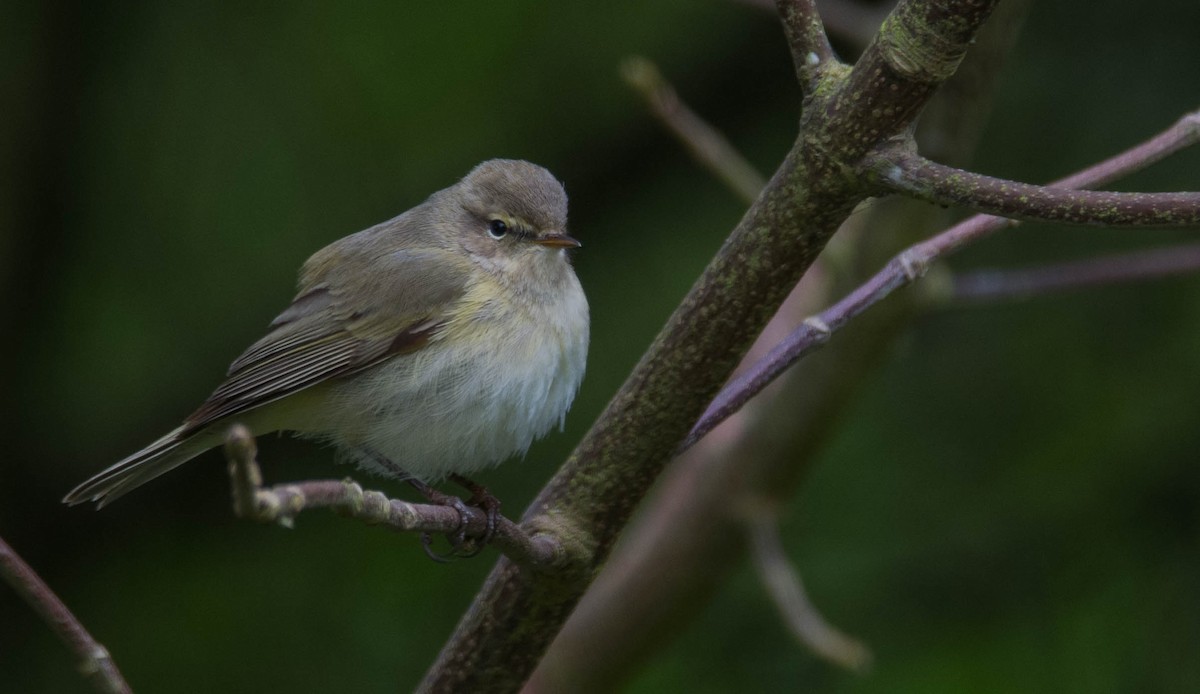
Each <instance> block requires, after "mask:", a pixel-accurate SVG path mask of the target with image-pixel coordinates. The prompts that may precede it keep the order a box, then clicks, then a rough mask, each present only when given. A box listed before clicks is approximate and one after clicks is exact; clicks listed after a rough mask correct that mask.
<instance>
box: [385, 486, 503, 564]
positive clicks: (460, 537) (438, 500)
mask: <svg viewBox="0 0 1200 694" xmlns="http://www.w3.org/2000/svg"><path fill="white" fill-rule="evenodd" d="M455 477H456V478H457V477H458V476H457V475H455ZM462 479H464V480H465V479H466V478H462ZM407 481H408V483H409V484H411V485H412V486H413V488H414V489H416V490H417V491H418V492H420V493H421V495H422V496H424V497H425V498H426V499H427V500H428V501H429V502H430V503H433V504H437V505H438V506H449V507H450V508H453V509H454V510H455V511H458V527H457V528H456V529H455V530H454V531H453V532H451V533H448V534H447V535H446V539H448V540H449V541H450V551H449V552H447V553H446V554H438V553H437V552H435V551H433V546H432V545H433V538H432V537H431V536H430V534H429V533H427V532H424V533H421V548H422V549H423V550H425V554H426V555H427V556H428V557H429V558H430V559H432V560H434V561H436V562H442V563H445V562H448V561H450V560H451V559H454V558H456V557H457V558H461V559H469V558H471V557H474V556H476V555H477V554H479V553H480V552H482V551H483V548H484V547H486V546H487V544H488V542H489V541H491V539H492V536H493V535H494V534H495V529H496V518H497V516H498V514H499V511H500V501H499V500H498V499H496V497H494V496H492V495H491V494H490V493H488V491H487V490H486V489H484V488H483V487H481V486H479V485H477V484H475V483H473V482H470V481H469V480H467V481H468V482H470V484H471V485H473V487H468V489H470V491H471V493H472V495H473V496H472V497H471V500H470V502H469V503H470V505H471V506H476V507H478V508H480V509H481V510H483V511H484V513H486V514H487V529H486V530H485V531H484V534H483V537H481V538H478V539H475V538H468V537H467V518H468V517H469V516H470V513H471V511H470V509H468V508H467V504H466V503H463V500H462V499H460V498H458V497H457V496H452V495H450V494H446V493H444V492H440V491H438V490H436V489H434V488H433V487H431V486H429V485H428V484H425V483H424V482H422V481H421V480H418V479H414V478H409V479H408V480H407ZM455 481H458V479H456V480H455ZM464 486H466V485H464Z"/></svg>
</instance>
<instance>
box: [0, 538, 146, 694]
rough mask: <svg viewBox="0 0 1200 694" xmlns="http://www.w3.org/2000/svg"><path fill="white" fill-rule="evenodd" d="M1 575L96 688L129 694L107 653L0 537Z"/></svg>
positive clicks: (123, 680)
mask: <svg viewBox="0 0 1200 694" xmlns="http://www.w3.org/2000/svg"><path fill="white" fill-rule="evenodd" d="M0 576H3V577H4V579H5V580H6V581H8V584H9V585H11V586H12V587H13V590H15V591H17V593H18V594H20V596H21V597H22V598H24V599H25V601H26V602H27V603H29V606H30V607H32V608H33V610H34V611H35V612H37V613H38V614H39V615H40V616H41V618H42V620H43V621H44V622H46V624H47V626H49V627H50V629H51V631H53V632H54V634H55V635H56V636H58V638H59V639H60V640H62V642H63V643H64V644H66V646H67V648H68V649H69V650H70V651H71V653H72V654H74V656H75V658H76V660H77V661H78V667H79V671H80V672H81V673H83V676H84V677H86V678H87V679H88V680H91V682H92V684H94V685H95V686H96V689H98V690H100V691H102V692H106V693H107V694H129V692H130V691H131V690H130V689H129V685H128V684H126V682H125V678H124V677H122V676H121V672H120V670H118V669H117V664H116V663H114V662H113V659H112V656H110V655H109V653H108V650H107V649H106V648H104V646H102V645H101V644H100V642H99V641H96V639H94V638H92V635H91V634H89V633H88V630H87V629H85V628H84V627H83V624H81V623H80V622H79V620H78V619H76V617H75V615H74V614H72V613H71V610H69V609H68V608H67V606H66V605H65V604H63V601H62V600H60V599H59V597H58V596H57V595H55V594H54V591H52V590H50V586H48V585H46V582H45V581H43V580H42V579H41V577H40V576H38V575H37V573H36V572H34V570H33V569H32V568H31V567H30V566H29V565H28V564H26V563H25V561H24V560H23V559H21V557H20V556H19V555H18V554H17V553H16V552H15V551H13V549H12V547H9V546H8V543H6V542H5V541H4V540H3V538H0Z"/></svg>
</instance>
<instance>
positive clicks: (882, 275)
mask: <svg viewBox="0 0 1200 694" xmlns="http://www.w3.org/2000/svg"><path fill="white" fill-rule="evenodd" d="M1197 140H1200V111H1195V112H1192V113H1189V114H1187V115H1186V116H1184V117H1183V118H1181V119H1180V120H1179V121H1177V122H1176V123H1175V124H1174V125H1173V126H1171V127H1170V128H1168V129H1167V130H1165V131H1163V132H1162V133H1159V134H1158V135H1156V136H1155V137H1153V138H1151V139H1150V140H1147V141H1145V142H1143V143H1141V144H1139V145H1137V146H1135V147H1133V148H1131V149H1128V150H1126V151H1125V152H1122V153H1121V154H1118V155H1117V156H1114V157H1112V158H1110V159H1107V160H1105V161H1103V162H1101V163H1099V164H1097V165H1095V166H1092V167H1089V168H1088V169H1085V170H1083V171H1080V172H1078V173H1076V174H1073V175H1071V176H1068V177H1067V178H1064V179H1061V180H1059V181H1056V182H1054V183H1052V184H1050V185H1051V186H1056V187H1060V188H1066V187H1085V186H1096V185H1103V184H1105V183H1109V182H1111V181H1113V180H1115V179H1117V178H1120V177H1121V176H1125V175H1128V174H1130V173H1133V172H1134V171H1137V170H1139V169H1142V168H1144V167H1146V166H1148V165H1150V164H1152V163H1154V162H1157V161H1159V160H1161V159H1162V158H1163V157H1166V156H1168V155H1169V154H1172V153H1174V152H1177V151H1179V150H1180V149H1183V148H1184V147H1187V146H1189V145H1192V144H1195V143H1196V142H1197ZM1016 224H1018V222H1017V221H1016V220H1012V219H1007V218H1004V217H995V216H991V215H976V216H974V217H971V218H970V219H967V220H966V221H964V222H962V223H960V224H957V225H955V226H953V227H951V228H950V229H947V230H946V231H944V232H942V233H940V234H938V235H937V236H934V237H933V238H931V239H928V240H926V241H923V242H921V243H919V244H917V245H915V246H911V247H909V248H908V249H906V250H904V251H903V252H901V253H900V254H899V255H897V256H896V257H894V258H892V260H891V261H889V262H888V264H887V265H886V266H885V267H884V268H883V269H882V270H880V271H879V272H878V273H876V274H875V275H874V276H873V277H871V279H869V280H867V281H866V282H865V283H863V284H862V285H860V286H859V287H858V288H857V289H855V290H854V291H852V292H851V293H850V294H848V295H847V296H846V297H845V298H843V299H842V300H841V301H839V302H837V303H836V304H834V305H833V306H831V307H829V308H828V309H826V310H825V311H823V312H821V313H819V314H817V315H816V316H812V317H810V318H809V319H807V320H805V321H804V323H803V324H801V325H800V327H799V328H797V329H796V330H795V331H793V332H792V333H791V334H790V335H789V336H788V337H787V338H786V339H784V340H782V341H781V342H780V343H779V344H778V345H776V346H775V348H774V349H772V350H771V352H770V353H769V354H767V356H765V357H763V358H762V359H760V360H759V361H758V362H757V363H755V364H754V365H753V366H752V367H750V368H749V369H747V370H746V371H744V372H743V373H742V374H741V375H740V376H739V377H737V378H735V379H734V380H733V381H731V382H730V383H729V384H728V385H727V386H725V388H723V389H722V390H721V392H720V393H718V394H717V397H715V398H714V399H713V401H712V403H711V404H709V406H708V409H707V410H706V411H705V412H704V415H703V416H701V417H700V419H699V420H698V421H697V422H696V425H695V426H694V427H692V431H691V433H689V434H688V435H687V437H686V438H685V439H684V441H683V443H681V444H680V446H679V448H678V451H677V452H682V451H685V450H687V449H688V448H690V447H691V446H692V445H693V444H695V443H696V442H697V441H699V440H700V439H701V438H703V436H704V435H705V434H707V433H708V432H710V431H712V429H713V428H714V427H716V425H718V424H720V423H721V422H722V421H724V420H725V419H726V418H727V417H729V415H731V414H732V413H734V412H736V411H737V410H738V409H740V408H741V407H742V405H745V404H746V402H747V401H748V400H749V399H750V398H752V397H754V396H755V395H756V394H757V393H758V392H759V391H761V390H762V389H763V388H764V387H766V386H767V384H769V383H770V382H771V381H773V380H774V379H775V378H776V377H777V376H778V375H779V374H780V373H782V372H783V371H784V370H785V369H787V368H788V367H789V366H791V365H792V364H794V363H796V361H797V360H799V359H801V358H802V357H804V355H806V354H808V353H810V352H812V351H814V350H816V349H818V348H820V347H821V346H822V345H824V344H825V343H826V342H828V341H829V339H830V337H831V336H832V334H833V333H834V332H836V331H837V330H838V329H839V328H841V327H842V326H844V325H845V324H846V323H847V322H849V321H850V320H851V319H853V318H855V317H856V316H858V315H860V314H862V313H863V312H864V311H866V310H867V309H868V308H870V307H871V306H873V305H874V304H876V303H878V302H879V301H881V300H882V299H884V298H885V297H887V296H888V295H889V294H891V293H892V292H893V291H895V290H896V289H899V288H900V287H903V286H906V285H908V284H910V283H912V282H913V281H914V280H916V279H917V278H919V277H921V276H922V275H924V274H925V272H926V270H928V268H929V265H930V264H931V263H933V262H934V261H936V260H938V259H940V258H943V257H945V256H947V255H949V254H951V253H953V252H954V251H957V250H958V249H959V248H961V247H963V246H964V245H966V244H968V243H970V242H973V241H977V240H979V239H981V238H984V237H985V236H988V235H989V234H991V233H993V232H996V231H998V230H1000V229H1004V228H1006V227H1011V226H1015V225H1016Z"/></svg>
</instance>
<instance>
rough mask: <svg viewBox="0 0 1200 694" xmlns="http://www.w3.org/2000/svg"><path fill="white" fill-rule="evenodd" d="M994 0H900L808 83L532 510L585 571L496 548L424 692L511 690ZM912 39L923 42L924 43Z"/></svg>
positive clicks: (953, 64) (864, 192)
mask: <svg viewBox="0 0 1200 694" xmlns="http://www.w3.org/2000/svg"><path fill="white" fill-rule="evenodd" d="M995 2H996V0H908V1H907V2H902V3H901V6H900V8H898V10H897V12H900V11H901V9H903V8H906V7H907V10H906V11H907V12H908V14H907V15H904V13H903V12H901V15H902V19H903V18H904V17H907V19H908V20H909V21H908V22H906V21H898V22H897V26H896V27H892V22H893V20H895V19H896V13H893V15H892V16H890V17H889V19H888V22H886V23H885V25H884V27H883V29H882V30H881V35H882V34H884V33H887V34H889V35H890V36H891V38H892V39H894V40H891V42H890V43H887V44H886V45H884V43H885V42H883V41H877V42H876V43H873V44H872V45H871V46H868V48H867V50H866V51H865V52H864V54H863V57H862V58H861V59H860V61H859V63H858V64H857V65H855V67H854V68H853V69H849V70H847V69H846V68H845V66H841V65H840V64H837V65H836V66H835V65H832V64H831V65H829V66H828V67H829V69H828V70H823V71H821V72H820V78H821V80H822V81H823V88H822V89H810V91H809V92H808V94H807V97H806V105H805V108H804V111H803V114H802V117H801V120H800V124H801V128H800V133H799V136H798V137H797V141H796V144H795V146H794V147H793V149H792V150H791V151H790V152H788V154H787V156H786V157H785V158H784V160H783V162H782V163H781V164H780V166H779V168H778V169H777V170H776V172H775V174H774V175H773V176H772V177H771V180H770V181H769V182H768V183H767V185H766V187H765V188H764V189H763V191H762V193H761V194H760V195H759V197H758V198H757V199H756V200H755V201H754V203H753V204H752V205H750V208H749V209H748V210H747V211H746V214H745V215H744V216H743V217H742V219H741V221H739V223H738V224H737V226H736V227H735V228H734V229H733V231H732V232H731V233H730V235H729V237H728V238H727V239H726V241H725V243H724V245H723V246H722V247H721V249H720V251H719V252H718V253H717V255H716V256H715V257H714V258H713V260H712V261H711V262H710V263H709V265H708V266H707V267H706V268H705V270H704V272H703V273H702V274H701V275H700V277H699V278H697V280H696V283H695V284H694V285H693V287H692V289H691V291H689V292H688V295H687V296H686V297H685V298H684V299H683V301H682V302H681V304H680V305H679V307H678V308H677V309H676V310H675V312H674V313H673V314H672V315H671V317H670V319H668V321H667V324H666V325H665V326H664V327H663V329H662V331H661V332H660V333H659V335H658V337H657V338H656V339H655V341H654V343H653V344H652V345H651V346H650V348H649V349H648V350H647V351H646V353H645V355H644V356H643V357H642V359H641V361H640V362H639V363H638V365H637V366H636V367H635V368H634V370H633V372H632V373H631V374H630V376H629V378H628V379H626V381H625V383H624V385H622V386H621V388H620V390H618V391H617V393H616V394H615V395H614V396H613V398H612V400H611V401H610V402H609V404H608V406H607V407H606V408H605V409H604V411H603V412H602V413H601V414H600V416H599V418H598V419H597V421H596V423H595V424H594V425H593V426H592V428H591V429H590V430H589V431H588V433H587V434H586V435H585V436H584V438H583V440H582V441H581V442H580V443H579V445H578V446H577V447H576V449H575V451H574V452H573V453H572V454H571V457H570V458H568V459H567V461H566V462H565V463H564V464H563V465H562V467H560V468H559V470H558V472H557V473H556V474H555V475H554V477H553V478H552V479H551V480H550V481H549V482H548V483H547V484H546V486H545V487H544V488H543V489H542V491H541V492H540V493H539V495H538V497H537V499H535V500H534V502H533V503H532V504H531V505H530V507H529V508H528V509H527V510H526V512H525V516H524V517H525V518H526V519H527V520H526V523H533V522H538V523H553V524H555V525H556V526H557V527H556V529H555V530H554V531H553V532H557V533H559V537H560V538H561V539H562V540H563V542H564V544H568V543H569V550H568V556H570V557H571V558H572V563H571V567H573V568H574V569H576V570H574V571H563V572H560V573H557V574H555V575H553V576H549V575H545V574H542V575H535V574H533V572H528V571H521V570H520V568H519V567H517V566H515V565H514V564H512V563H511V562H507V561H505V560H501V561H500V563H499V564H498V565H497V566H496V568H495V569H494V570H493V571H492V573H491V574H490V575H489V577H488V579H487V582H486V583H485V584H484V586H483V588H482V589H481V591H480V593H479V594H478V595H477V596H476V600H475V602H474V603H473V604H472V608H471V610H470V611H469V612H468V613H467V614H466V615H465V616H464V617H463V620H462V621H461V622H460V623H459V625H458V628H457V629H456V631H455V633H454V635H453V636H451V638H450V640H449V641H448V642H447V644H446V645H445V647H444V648H443V649H442V652H441V653H440V654H439V656H438V659H437V661H436V662H434V663H433V665H432V666H431V668H430V670H429V671H428V672H427V673H426V676H425V679H424V681H423V682H422V684H421V685H420V687H419V689H418V690H419V691H460V690H470V691H482V690H484V689H489V690H497V691H505V690H512V689H516V688H517V687H519V686H520V684H521V683H523V682H524V681H525V680H526V678H528V676H529V674H530V673H531V672H532V671H533V669H534V666H535V665H536V664H537V662H538V660H539V659H540V658H541V656H542V654H543V653H544V652H545V649H546V647H547V646H548V645H549V643H550V641H551V639H552V638H553V637H554V636H555V635H556V634H557V633H558V631H559V629H560V628H561V626H562V624H563V622H564V621H565V620H566V618H567V616H568V615H570V613H571V611H572V609H573V608H574V607H575V605H576V604H577V602H578V601H579V599H580V597H581V596H582V595H583V593H584V591H585V590H586V589H587V587H588V585H590V583H591V581H592V579H593V577H594V576H595V575H596V569H597V568H598V567H599V566H600V564H601V563H602V562H603V561H604V560H605V558H606V557H607V556H608V554H609V552H610V551H611V549H612V546H613V544H614V543H615V541H616V539H617V537H618V535H619V533H620V532H621V530H622V529H623V528H624V527H625V525H626V523H627V522H628V521H629V517H630V515H631V514H632V512H633V509H634V508H635V506H636V505H637V504H638V502H640V501H641V500H642V498H643V497H644V496H645V495H646V493H647V491H648V490H649V489H650V487H651V485H652V484H653V483H654V482H655V480H656V479H657V478H658V476H659V474H660V473H661V472H662V470H663V468H664V467H665V466H666V464H667V463H668V462H669V460H670V459H671V454H672V451H674V450H675V449H676V447H677V446H678V443H679V441H680V440H681V439H683V438H684V437H685V436H686V435H687V432H688V430H689V429H690V428H691V427H692V425H693V424H694V423H695V422H696V420H697V418H698V417H699V416H700V415H701V413H702V412H703V411H704V408H705V405H706V404H708V403H709V402H710V401H711V399H712V397H713V396H714V395H715V394H716V393H717V392H718V391H719V390H720V388H721V384H722V383H723V382H725V381H726V380H727V378H728V376H729V374H730V372H731V371H732V369H733V367H734V366H735V365H736V364H737V362H738V361H739V358H740V357H741V355H742V354H744V353H745V351H746V350H747V349H748V348H749V346H750V345H751V344H752V343H753V341H754V337H755V335H757V334H758V333H759V332H760V331H761V330H762V328H763V326H765V325H766V323H767V321H768V319H769V318H770V316H771V315H772V314H773V313H774V312H775V310H776V309H777V308H778V307H779V305H780V303H781V302H782V301H783V299H784V298H785V297H786V296H787V295H788V293H789V292H790V290H791V288H792V287H794V286H795V284H796V282H797V281H798V280H799V279H800V277H801V276H802V275H803V274H804V272H805V271H806V270H807V269H808V268H809V266H811V264H812V263H813V261H814V260H815V259H816V256H817V254H818V253H819V252H820V251H821V249H822V248H824V246H825V244H826V243H827V242H828V240H829V239H830V237H831V236H832V235H833V233H834V232H835V231H836V230H837V228H838V226H839V225H840V224H841V223H842V222H843V221H844V220H845V219H846V218H847V216H849V214H850V212H851V211H852V210H853V209H854V207H855V205H857V204H858V203H859V202H860V201H861V200H862V199H863V197H864V196H865V195H868V194H869V190H870V186H868V185H867V183H866V182H865V181H863V180H861V178H860V177H859V176H858V175H856V174H854V171H855V169H856V167H857V164H858V162H859V161H860V160H861V158H862V157H863V156H864V155H866V154H868V153H869V152H871V151H874V150H875V148H876V147H877V146H878V144H879V143H880V142H881V141H882V140H884V139H886V138H888V137H891V136H894V135H899V134H901V133H903V132H905V131H906V129H907V128H908V127H909V126H911V125H912V121H913V119H915V118H916V116H917V114H918V113H920V112H921V110H922V109H923V108H924V106H925V105H926V103H927V102H928V100H929V98H930V97H931V96H932V94H933V91H934V89H935V88H936V87H937V85H938V84H940V83H941V81H943V80H945V79H946V78H948V77H949V76H950V75H951V74H952V73H953V70H954V67H956V66H957V64H958V62H959V60H960V59H961V54H962V53H963V52H965V51H966V49H967V47H968V46H969V45H970V44H971V42H972V41H973V39H974V37H975V34H976V32H977V30H978V29H979V27H980V25H981V24H982V23H983V21H984V19H985V18H986V17H987V15H988V14H989V13H990V11H991V9H992V7H993V5H994V4H995ZM912 22H915V23H917V24H919V25H920V26H910V24H911V23H912ZM897 32H899V33H897ZM906 37H909V38H913V37H915V38H917V39H921V40H923V41H925V43H924V44H922V48H921V49H920V50H915V51H914V49H913V47H912V46H905V45H904V44H905V40H906ZM889 61H891V62H889ZM897 61H898V62H899V63H901V64H902V67H903V68H904V69H899V68H895V67H892V64H893V63H895V62H897ZM826 80H827V82H826ZM809 86H810V87H811V85H809ZM826 87H827V88H826Z"/></svg>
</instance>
